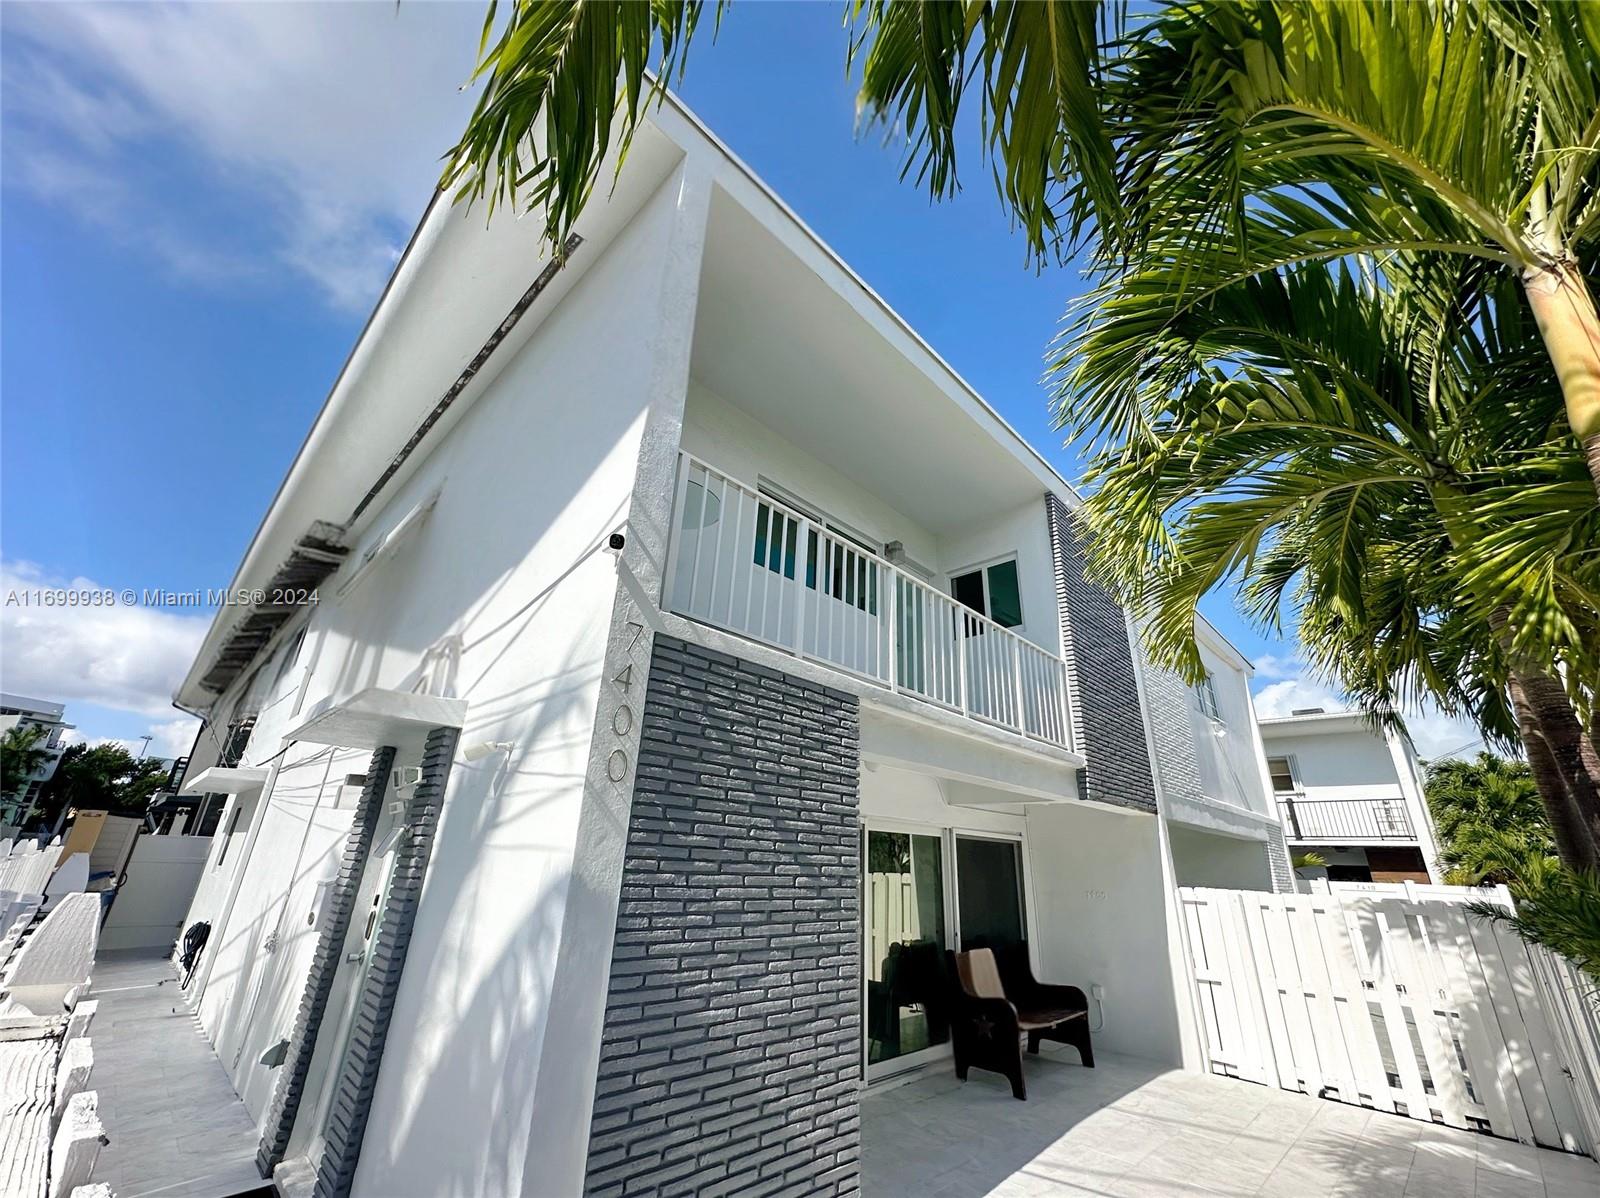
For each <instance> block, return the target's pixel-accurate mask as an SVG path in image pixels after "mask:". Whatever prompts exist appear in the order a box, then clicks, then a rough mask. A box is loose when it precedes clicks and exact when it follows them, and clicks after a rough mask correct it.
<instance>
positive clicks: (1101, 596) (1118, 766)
mask: <svg viewBox="0 0 1600 1198" xmlns="http://www.w3.org/2000/svg"><path fill="white" fill-rule="evenodd" d="M1045 518H1046V520H1047V521H1048V524H1049V529H1050V552H1051V556H1052V557H1053V558H1054V566H1055V584H1056V607H1057V610H1058V612H1059V613H1060V619H1061V643H1062V646H1063V647H1064V649H1065V650H1066V658H1067V666H1068V670H1067V688H1068V694H1069V696H1070V697H1071V700H1072V711H1073V715H1074V718H1075V719H1076V720H1077V726H1076V728H1075V734H1076V737H1077V747H1078V749H1079V750H1080V751H1081V752H1082V753H1083V755H1084V756H1085V757H1086V758H1088V762H1089V764H1088V765H1087V766H1086V767H1085V768H1084V770H1083V771H1082V773H1081V781H1080V782H1079V785H1080V787H1081V788H1082V792H1083V793H1082V797H1083V798H1086V799H1093V800H1095V801H1096V802H1100V803H1114V804H1117V805H1118V806H1123V807H1135V808H1138V809H1139V810H1142V811H1154V810H1155V806H1156V799H1155V780H1154V778H1153V777H1152V776H1151V773H1150V749H1149V746H1148V745H1147V744H1146V742H1145V736H1144V719H1143V716H1142V714H1141V713H1140V710H1139V685H1138V680H1137V678H1136V676H1135V673H1134V664H1133V649H1132V646H1130V645H1129V643H1128V623H1127V618H1126V617H1125V616H1124V614H1123V611H1122V608H1121V607H1120V606H1119V605H1118V604H1117V602H1116V600H1114V599H1112V597H1111V596H1110V595H1108V594H1107V593H1106V592H1105V590H1104V589H1102V588H1101V587H1098V586H1096V585H1095V584H1094V583H1092V582H1090V581H1089V580H1088V579H1087V578H1085V577H1084V573H1083V564H1084V554H1083V545H1082V542H1081V541H1080V540H1079V538H1078V532H1077V529H1076V527H1075V526H1074V522H1073V521H1074V518H1073V515H1072V513H1071V511H1069V510H1068V508H1067V505H1066V504H1064V503H1063V502H1061V500H1060V499H1058V498H1057V497H1056V496H1055V495H1053V494H1052V495H1046V496H1045ZM1086 699H1087V702H1086V701H1085V700H1086Z"/></svg>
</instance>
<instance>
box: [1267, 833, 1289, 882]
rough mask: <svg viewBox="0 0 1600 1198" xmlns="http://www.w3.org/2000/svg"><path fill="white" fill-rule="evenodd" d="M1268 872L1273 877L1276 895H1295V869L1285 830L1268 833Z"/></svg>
mask: <svg viewBox="0 0 1600 1198" xmlns="http://www.w3.org/2000/svg"><path fill="white" fill-rule="evenodd" d="M1266 853H1267V872H1268V873H1269V874H1271V876H1272V889H1273V892H1274V893H1276V894H1293V893H1294V891H1295V885H1294V869H1293V868H1292V866H1291V863H1290V859H1289V846H1288V845H1287V844H1285V843H1284V840H1283V830H1282V829H1281V828H1274V829H1273V830H1272V831H1270V832H1268V833H1267V844H1266Z"/></svg>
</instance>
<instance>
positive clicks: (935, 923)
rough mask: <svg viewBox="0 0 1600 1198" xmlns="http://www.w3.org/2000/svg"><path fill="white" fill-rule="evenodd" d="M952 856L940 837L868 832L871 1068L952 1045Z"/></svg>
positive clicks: (869, 1060) (922, 1056)
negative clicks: (948, 927)
mask: <svg viewBox="0 0 1600 1198" xmlns="http://www.w3.org/2000/svg"><path fill="white" fill-rule="evenodd" d="M944 855H945V854H944V843H943V840H942V838H941V837H940V836H938V835H922V834H919V833H914V832H887V831H880V830H877V829H868V830H867V832H866V862H865V866H866V868H865V869H864V871H863V873H864V876H865V878H866V891H867V893H866V896H865V897H866V910H867V920H866V940H867V943H866V953H867V966H866V971H867V1028H866V1031H867V1064H868V1066H869V1067H870V1066H873V1065H877V1064H880V1063H882V1062H885V1061H900V1062H901V1063H902V1064H910V1063H912V1062H911V1061H910V1060H908V1059H907V1058H910V1057H912V1056H917V1057H918V1058H919V1059H922V1058H924V1057H925V1056H932V1055H935V1053H934V1051H931V1050H939V1049H940V1046H942V1045H945V1044H948V1043H949V1040H950V1020H949V1015H948V1012H947V1010H946V998H947V990H946V981H945V968H946V967H945V950H946V948H947V947H948V944H949V942H948V939H947V937H946V931H945V881H944Z"/></svg>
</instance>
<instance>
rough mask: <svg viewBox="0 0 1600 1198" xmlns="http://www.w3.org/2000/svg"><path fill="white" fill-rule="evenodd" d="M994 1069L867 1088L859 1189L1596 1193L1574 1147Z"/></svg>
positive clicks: (1245, 1095)
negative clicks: (1023, 1096)
mask: <svg viewBox="0 0 1600 1198" xmlns="http://www.w3.org/2000/svg"><path fill="white" fill-rule="evenodd" d="M1025 1067H1026V1069H1027V1077H1028V1101H1026V1102H1018V1101H1016V1100H1015V1099H1013V1098H1012V1097H1011V1092H1010V1088H1009V1086H1008V1085H1007V1083H1006V1082H1005V1080H1004V1079H1002V1078H1000V1077H999V1076H997V1075H994V1074H986V1073H981V1072H979V1071H977V1070H974V1071H973V1072H972V1074H971V1078H970V1080H969V1081H967V1082H966V1083H965V1084H964V1085H963V1084H962V1083H961V1082H958V1081H957V1080H956V1079H955V1075H954V1072H953V1070H951V1069H950V1068H949V1067H948V1066H944V1067H942V1068H937V1069H934V1070H933V1071H931V1072H924V1073H923V1074H921V1075H920V1076H918V1077H917V1078H916V1079H915V1080H913V1081H910V1082H908V1083H906V1084H904V1085H900V1086H896V1087H893V1088H891V1089H878V1090H874V1091H873V1092H872V1093H870V1094H869V1095H868V1096H867V1098H866V1100H865V1102H864V1103H863V1105H862V1114H863V1154H862V1157H863V1170H862V1174H863V1176H862V1188H863V1190H864V1192H865V1193H866V1194H867V1195H869V1196H870V1198H900V1196H902V1195H905V1196H914V1198H984V1196H989V1195H993V1196H994V1198H1079V1196H1087V1195H1105V1196H1115V1198H1123V1196H1126V1198H1162V1196H1165V1195H1215V1194H1234V1195H1256V1194H1260V1195H1281V1196H1283V1198H1290V1196H1293V1198H1302V1196H1307V1195H1351V1196H1355V1195H1360V1196H1361V1198H1401V1196H1402V1195H1428V1196H1430V1198H1568V1196H1569V1195H1570V1196H1577V1195H1585V1196H1592V1195H1594V1194H1595V1193H1600V1167H1597V1166H1596V1165H1595V1164H1594V1162H1592V1161H1590V1160H1589V1159H1588V1158H1586V1157H1577V1156H1570V1155H1567V1154H1565V1153H1560V1152H1552V1151H1548V1150H1544V1149H1538V1148H1532V1147H1529V1146H1527V1145H1523V1144H1515V1143H1510V1142H1508V1141H1505V1140H1496V1139H1493V1138H1492V1137H1488V1136H1480V1135H1474V1134H1473V1133H1471V1132H1465V1131H1457V1130H1455V1129H1452V1128H1446V1127H1439V1126H1436V1125H1433V1124H1428V1123H1422V1122H1420V1121H1417V1120H1412V1119H1404V1118H1401V1117H1399V1116H1396V1115H1382V1114H1378V1113H1376V1112H1374V1111H1370V1110H1365V1109H1363V1108H1361V1107H1350V1106H1343V1105H1341V1104H1339V1103H1336V1102H1326V1101H1322V1100H1320V1099H1316V1098H1311V1097H1308V1096H1306V1095H1303V1094H1290V1093H1286V1092H1285V1091H1282V1090H1277V1089H1269V1088H1268V1087H1265V1086H1257V1085H1251V1084H1250V1083H1248V1082H1241V1081H1232V1080H1229V1079H1227V1078H1221V1077H1212V1076H1207V1075H1203V1074H1197V1073H1184V1072H1182V1071H1177V1070H1170V1069H1167V1068H1166V1067H1164V1066H1161V1065H1157V1064H1153V1063H1151V1062H1148V1061H1140V1060H1136V1059H1134V1058H1130V1057H1117V1056H1111V1055H1105V1054H1101V1055H1100V1061H1099V1067H1098V1068H1095V1069H1085V1068H1083V1067H1082V1066H1081V1065H1079V1064H1078V1061H1077V1054H1076V1053H1075V1052H1073V1051H1072V1050H1070V1049H1068V1050H1065V1051H1062V1052H1060V1053H1052V1052H1051V1051H1050V1050H1049V1049H1048V1048H1047V1049H1046V1050H1045V1052H1044V1053H1042V1054H1041V1055H1040V1056H1038V1057H1029V1058H1028V1059H1027V1063H1026V1066H1025Z"/></svg>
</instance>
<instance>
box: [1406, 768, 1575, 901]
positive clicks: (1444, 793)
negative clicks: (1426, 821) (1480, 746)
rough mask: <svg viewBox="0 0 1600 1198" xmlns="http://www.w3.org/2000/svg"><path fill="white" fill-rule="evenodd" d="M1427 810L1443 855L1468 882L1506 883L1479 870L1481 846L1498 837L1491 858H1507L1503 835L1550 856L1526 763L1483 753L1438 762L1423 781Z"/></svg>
mask: <svg viewBox="0 0 1600 1198" xmlns="http://www.w3.org/2000/svg"><path fill="white" fill-rule="evenodd" d="M1423 790H1424V792H1425V793H1426V795H1427V799H1428V811H1429V813H1430V814H1431V815H1432V816H1433V822H1434V826H1435V827H1437V828H1438V830H1439V845H1440V858H1441V859H1442V860H1443V861H1445V862H1446V863H1447V864H1449V865H1451V866H1454V867H1457V868H1458V869H1461V870H1463V871H1464V872H1465V874H1466V876H1465V877H1464V878H1463V879H1462V880H1463V882H1464V884H1465V885H1469V886H1475V885H1480V884H1482V883H1484V882H1486V881H1487V882H1504V881H1507V880H1508V879H1507V878H1506V877H1504V876H1495V875H1491V874H1485V872H1484V871H1483V870H1482V869H1481V868H1479V866H1480V865H1481V864H1482V863H1483V859H1484V857H1485V854H1483V853H1482V852H1480V849H1479V846H1481V845H1482V844H1484V843H1485V842H1487V841H1491V840H1494V841H1496V844H1497V847H1496V849H1495V850H1494V852H1493V853H1491V854H1489V855H1490V856H1503V855H1504V853H1503V844H1501V842H1500V840H1499V838H1506V837H1510V838H1513V840H1514V842H1515V844H1516V847H1517V852H1518V853H1520V854H1522V855H1523V856H1526V855H1527V854H1530V853H1539V854H1541V855H1549V854H1550V853H1552V852H1553V851H1554V849H1555V845H1554V843H1553V841H1552V840H1551V837H1550V825H1549V824H1548V822H1547V821H1546V819H1545V813H1544V808H1543V805H1542V804H1541V802H1540V799H1539V788H1538V786H1537V785H1535V783H1534V780H1533V775H1532V773H1531V772H1530V770H1529V769H1528V766H1527V764H1526V763H1525V762H1521V761H1513V760H1510V759H1508V758H1505V757H1497V756H1495V755H1494V754H1493V753H1479V754H1478V756H1477V757H1476V758H1475V759H1473V760H1472V761H1457V760H1450V761H1440V762H1437V763H1435V764H1433V765H1431V766H1429V768H1428V772H1427V777H1426V778H1425V780H1424V782H1423Z"/></svg>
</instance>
